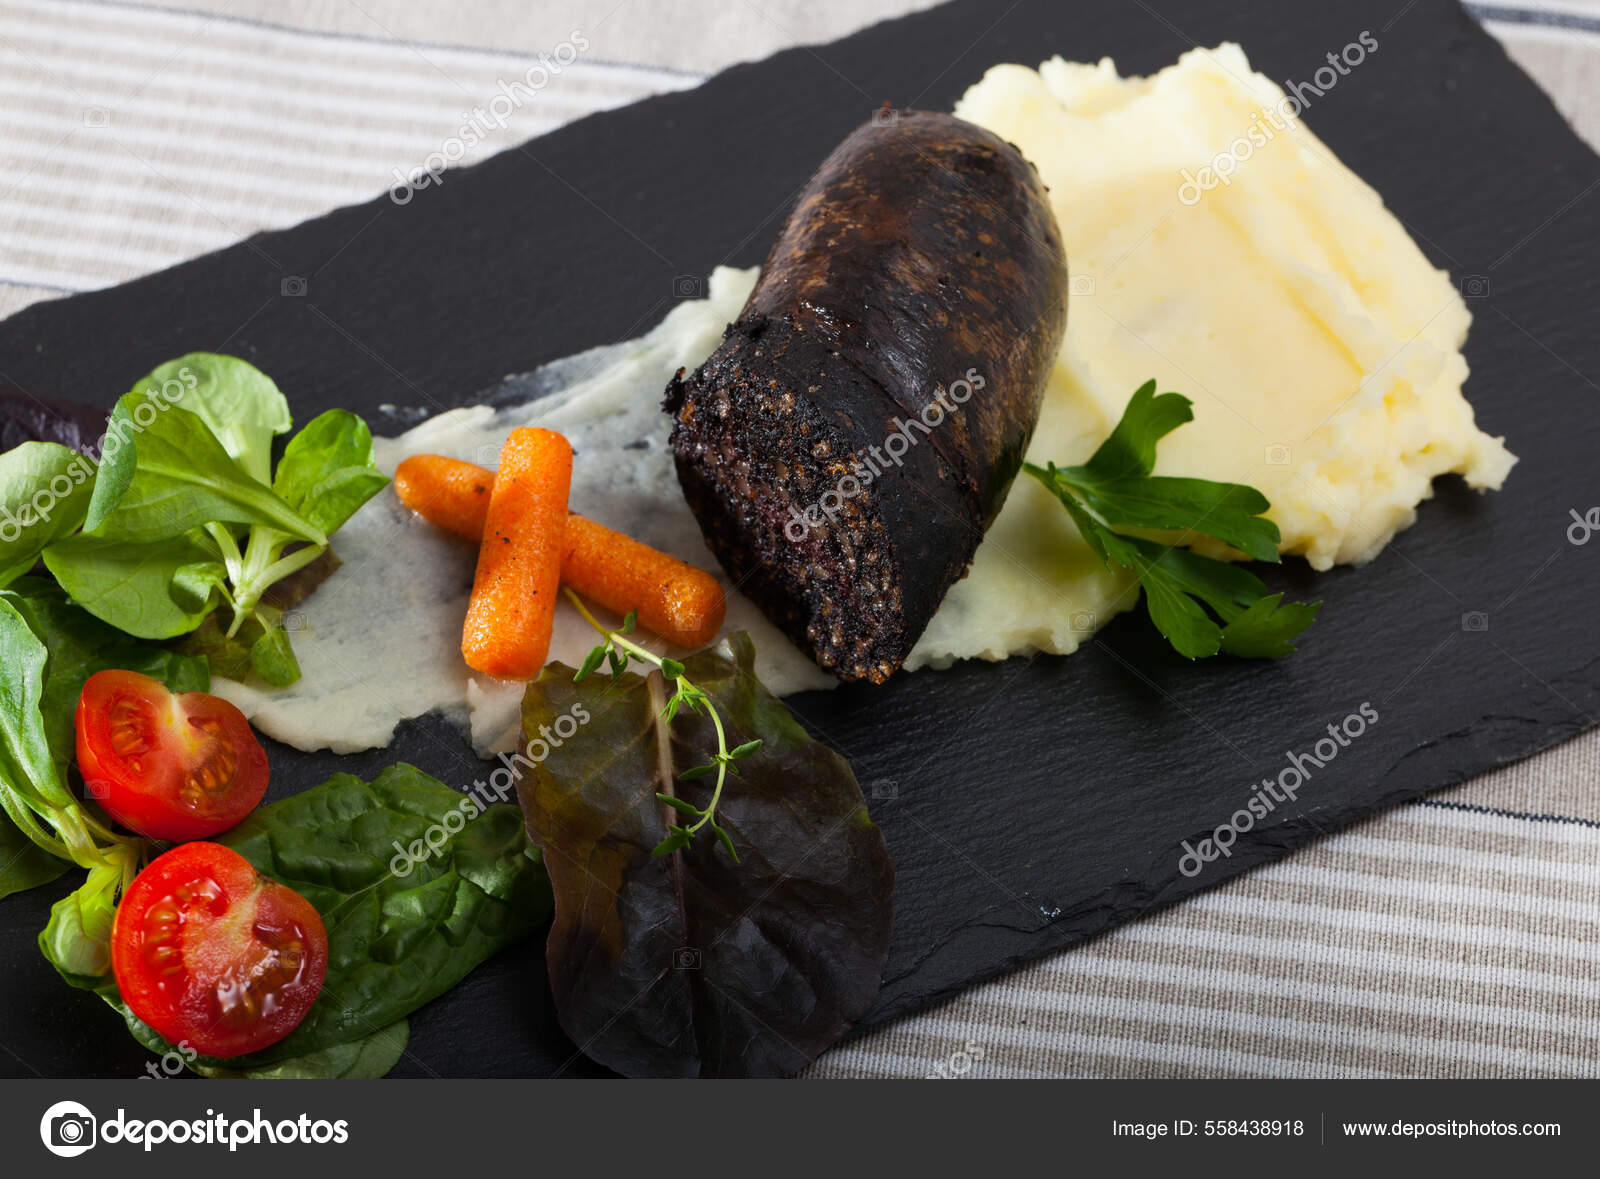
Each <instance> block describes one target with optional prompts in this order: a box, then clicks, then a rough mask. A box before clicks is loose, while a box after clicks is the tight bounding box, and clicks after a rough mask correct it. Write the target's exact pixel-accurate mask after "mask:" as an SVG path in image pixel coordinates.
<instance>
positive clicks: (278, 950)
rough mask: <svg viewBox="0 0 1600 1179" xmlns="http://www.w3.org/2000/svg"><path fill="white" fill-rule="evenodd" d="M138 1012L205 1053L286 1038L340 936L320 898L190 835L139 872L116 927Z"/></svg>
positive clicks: (121, 967)
mask: <svg viewBox="0 0 1600 1179" xmlns="http://www.w3.org/2000/svg"><path fill="white" fill-rule="evenodd" d="M111 971H112V973H113V974H114V975H115V976H116V979H117V989H118V990H119V991H121V992H122V998H123V1001H124V1002H126V1003H127V1005H128V1006H129V1007H130V1008H131V1009H132V1010H133V1013H134V1014H135V1015H137V1016H138V1017H139V1018H140V1019H142V1020H144V1021H145V1023H147V1024H149V1025H150V1026H151V1027H153V1028H155V1030H156V1031H158V1032H160V1033H161V1034H162V1035H163V1036H165V1037H166V1038H167V1039H168V1040H170V1041H172V1043H174V1044H179V1045H182V1044H188V1045H189V1047H191V1048H193V1049H194V1050H195V1051H196V1052H198V1053H200V1054H202V1055H204V1056H241V1055H243V1054H244V1053H246V1052H256V1051H259V1050H260V1049H262V1048H265V1047H266V1046H267V1045H268V1044H275V1043H277V1042H278V1041H279V1040H281V1039H283V1038H284V1037H285V1036H287V1035H288V1034H289V1033H290V1032H292V1031H293V1030H294V1029H295V1027H296V1026H298V1025H299V1023H300V1021H301V1020H302V1019H304V1018H305V1016H306V1012H307V1011H309V1010H310V1009H311V1004H312V1002H313V1001H314V1000H315V999H316V997H317V993H318V992H319V991H321V990H322V981H323V979H324V978H325V977H326V976H327V973H328V935H327V932H326V931H325V930H324V929H323V926H322V918H321V917H320V916H319V915H318V913H317V911H316V909H314V908H312V906H311V902H310V901H308V900H306V898H305V897H303V896H301V895H300V894H299V893H297V892H295V890H294V889H292V888H290V887H288V886H287V885H284V884H279V883H278V882H277V881H275V880H269V879H267V878H266V877H264V876H260V875H258V874H257V873H256V870H255V868H253V867H252V866H251V864H250V861H249V860H247V859H245V858H244V857H243V856H241V855H240V854H239V853H238V852H236V851H233V850H232V849H231V848H226V847H223V846H222V845H221V844H218V843H186V844H184V845H183V846H182V847H176V848H173V849H172V850H171V851H169V852H167V853H166V854H165V855H162V856H158V857H157V858H156V859H154V860H152V861H151V862H150V866H149V867H147V868H146V869H145V870H144V871H143V872H141V873H139V875H138V876H137V877H136V878H135V879H134V882H133V883H132V884H131V885H130V886H129V887H128V891H127V892H126V893H124V894H123V897H122V903H121V904H120V905H118V906H117V916H116V920H115V921H114V922H113V924H112V927H111Z"/></svg>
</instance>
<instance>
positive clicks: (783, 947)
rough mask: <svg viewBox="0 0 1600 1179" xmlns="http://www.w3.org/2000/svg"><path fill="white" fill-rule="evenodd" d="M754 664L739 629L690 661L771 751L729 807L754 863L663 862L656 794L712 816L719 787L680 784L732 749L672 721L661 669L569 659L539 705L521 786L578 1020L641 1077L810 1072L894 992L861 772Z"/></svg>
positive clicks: (717, 853)
mask: <svg viewBox="0 0 1600 1179" xmlns="http://www.w3.org/2000/svg"><path fill="white" fill-rule="evenodd" d="M754 658H755V652H754V648H753V647H752V645H751V643H750V639H749V637H748V636H746V635H744V634H742V633H740V634H736V635H733V636H730V637H729V638H728V639H727V640H726V641H725V642H724V643H723V644H722V645H720V646H719V647H716V648H713V649H711V650H708V651H704V652H701V653H700V654H698V655H695V656H693V657H691V658H689V659H686V660H684V662H683V669H684V672H683V674H685V675H687V676H689V677H690V678H691V679H692V680H693V682H694V684H695V685H696V686H697V687H699V688H700V689H702V690H703V691H704V692H705V693H706V694H707V696H708V697H709V698H710V700H711V701H712V702H713V703H714V704H715V706H716V710H717V713H718V715H719V716H720V717H721V719H722V723H723V725H724V726H725V728H726V729H727V742H728V744H729V745H730V746H737V745H743V744H745V743H746V742H749V741H753V740H757V739H759V740H760V741H761V745H760V747H759V748H758V749H757V750H755V751H754V752H753V753H752V754H750V755H749V756H748V757H744V758H741V759H740V760H739V762H738V769H739V773H738V775H737V776H736V777H734V778H732V779H731V780H730V783H729V785H728V787H727V788H726V791H725V793H724V795H723V797H722V799H721V802H720V805H719V806H718V809H717V816H718V823H719V824H720V825H721V826H722V827H724V828H725V829H726V830H727V831H728V832H729V833H730V834H731V837H732V841H733V843H734V844H735V845H736V846H737V847H738V849H739V861H738V862H737V863H736V862H734V860H733V859H732V857H730V856H728V855H727V854H725V852H724V851H723V849H722V847H721V846H720V845H719V844H718V843H716V842H715V841H712V840H697V841H694V842H693V843H691V844H689V845H688V846H687V847H679V848H678V850H676V851H673V852H672V853H671V854H668V855H664V856H659V857H656V856H652V854H651V852H652V849H654V848H656V847H657V846H658V845H659V844H661V843H662V841H663V840H664V839H666V838H667V835H668V831H669V826H670V824H671V823H672V822H674V821H675V820H674V819H673V818H672V817H671V816H672V815H673V814H675V811H673V810H671V809H669V807H668V805H667V804H664V803H662V802H660V801H658V798H657V793H658V792H663V793H666V794H668V795H671V796H673V797H675V798H677V799H680V800H686V801H688V802H690V803H692V804H694V805H695V806H698V807H702V808H703V807H705V806H706V805H707V795H708V793H709V790H710V783H709V780H708V779H707V778H705V777H695V778H685V777H683V776H682V774H683V771H684V770H686V769H689V768H690V767H693V766H697V765H700V764H703V763H705V762H708V761H709V760H710V758H711V756H712V754H714V753H715V752H716V750H717V741H716V734H715V731H714V729H713V727H712V723H711V721H710V719H709V718H708V717H707V716H706V715H704V714H702V713H700V712H698V711H680V712H679V713H678V715H677V717H676V719H675V720H673V721H672V722H671V725H670V727H669V726H668V723H667V721H666V720H665V718H664V717H663V716H662V715H661V714H662V710H663V706H664V704H665V701H666V695H667V693H666V690H665V688H664V687H663V683H662V680H661V678H660V675H659V673H656V672H652V673H651V674H650V675H649V676H648V677H640V676H639V675H637V674H634V673H633V672H625V673H623V674H622V675H621V676H618V677H615V678H613V679H611V680H609V681H603V680H602V678H601V677H598V676H595V677H590V678H588V679H585V680H584V681H583V682H581V683H574V682H573V669H572V668H570V667H564V666H562V665H561V664H553V665H551V666H549V667H547V668H546V669H545V671H544V674H543V675H541V676H540V677H539V679H538V680H537V681H535V682H534V683H533V684H531V685H530V686H529V688H528V691H527V694H526V696H525V697H524V699H523V731H524V732H525V733H526V734H527V735H528V738H529V742H530V745H531V746H533V747H532V749H531V750H530V751H529V753H528V760H529V761H530V762H533V763H536V764H534V765H532V768H531V769H530V770H529V772H527V773H526V774H525V775H524V776H523V778H522V781H521V782H520V784H519V791H520V794H521V799H522V805H523V809H524V811H525V813H526V814H527V817H528V828H529V831H530V832H531V833H532V835H533V837H534V839H535V840H536V841H537V842H538V843H539V845H540V846H541V847H542V848H543V850H544V853H545V865H546V868H547V869H548V871H549V873H550V881H551V885H552V887H553V889H554V892H555V907H556V917H555V922H554V924H553V925H552V927H551V930H550V936H549V941H548V945H547V951H546V958H547V961H548V964H549V971H550V986H551V990H552V992H553V993H554V995H555V1000H556V1007H557V1011H558V1014H559V1017H560V1021H561V1026H562V1027H563V1028H564V1029H565V1030H566V1032H567V1034H568V1035H569V1036H571V1037H572V1039H573V1041H574V1042H575V1043H578V1044H581V1045H583V1047H584V1051H585V1052H586V1053H587V1054H588V1055H590V1056H592V1057H594V1058H595V1059H596V1060H598V1061H599V1062H600V1063H602V1064H604V1065H606V1066H608V1067H610V1068H613V1069H616V1070H617V1071H619V1072H622V1073H625V1074H628V1075H630V1076H635V1075H640V1076H694V1075H697V1074H698V1075H709V1076H728V1075H770V1074H782V1073H790V1072H794V1071H796V1070H798V1069H800V1068H802V1067H803V1066H804V1065H805V1064H806V1063H807V1062H809V1061H810V1060H812V1059H813V1058H814V1057H815V1056H816V1055H817V1054H818V1053H819V1052H820V1051H822V1049H824V1048H826V1047H827V1046H828V1045H830V1044H832V1043H833V1042H834V1041H835V1040H837V1039H838V1038H839V1036H840V1035H842V1034H843V1033H844V1031H845V1030H846V1029H847V1028H848V1027H849V1026H850V1024H851V1023H853V1022H854V1021H855V1020H857V1019H859V1018H860V1017H861V1016H862V1015H863V1014H864V1013H865V1012H866V1010H867V1008H868V1007H869V1006H870V1005H871V1003H872V1000H873V998H874V997H875V996H876V995H877V993H878V988H879V985H880V982H881V979H882V973H883V964H884V961H885V959H886V957H887V955H888V950H889V930H890V924H891V916H892V909H891V901H890V896H891V893H892V890H893V886H894V868H893V865H892V864H891V862H890V859H889V852H888V849H887V848H886V847H885V845H884V841H883V836H882V835H881V833H880V832H879V830H878V828H877V827H876V826H875V825H874V824H873V822H872V820H871V819H870V818H869V817H868V815H867V808H866V804H865V802H864V801H863V799H862V796H861V791H860V788H859V787H858V786H857V785H856V779H855V775H854V774H853V773H852V772H851V770H850V767H849V765H848V763H846V762H845V760H844V759H843V758H842V757H840V756H839V755H838V754H837V753H835V752H834V751H833V750H831V749H829V748H828V747H827V746H825V745H823V744H821V743H820V742H817V741H814V740H812V738H811V737H810V736H809V735H808V734H807V733H806V731H805V729H803V728H802V727H801V726H800V724H799V722H798V721H796V720H795V718H794V717H793V716H792V715H791V714H790V712H789V710H788V709H786V708H785V707H784V706H783V704H782V703H781V702H779V701H778V700H777V699H776V698H775V697H773V696H772V695H771V694H770V693H769V692H768V691H767V690H766V689H765V688H764V687H762V686H761V684H760V682H759V681H758V680H757V679H756V678H755V675H754V672H753V670H752V669H753V666H754ZM574 720H576V721H579V722H581V723H582V726H583V727H582V728H581V730H580V731H579V732H577V733H575V734H573V735H572V736H570V737H569V736H567V735H566V731H567V730H568V729H570V728H571V726H572V723H573V721H574ZM552 731H553V732H555V733H558V734H560V735H561V736H562V738H563V739H562V740H560V741H559V742H555V741H550V740H549V739H548V738H549V736H550V734H551V733H552ZM534 742H538V744H537V745H534V744H533V743H534ZM535 754H539V755H544V756H542V759H541V757H540V756H535Z"/></svg>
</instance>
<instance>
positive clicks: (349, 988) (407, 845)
mask: <svg viewBox="0 0 1600 1179" xmlns="http://www.w3.org/2000/svg"><path fill="white" fill-rule="evenodd" d="M216 842H218V843H221V844H224V845H225V846H227V847H231V848H233V849H234V850H235V851H237V852H238V853H239V854H240V855H242V856H244V857H245V858H246V859H247V860H249V861H250V862H251V863H252V864H254V865H255V867H256V870H257V871H259V872H261V873H262V874H263V875H266V876H270V877H272V878H273V879H274V880H277V881H280V882H282V883H284V884H287V885H288V886H289V887H291V888H293V889H295V890H296V891H298V892H299V893H301V894H302V895H303V896H304V897H305V898H306V899H307V900H308V901H310V902H311V903H312V904H313V905H315V906H316V908H317V911H318V912H319V913H321V914H322V920H323V923H324V925H325V926H326V927H327V931H328V975H327V979H326V981H325V982H324V983H323V987H322V993H321V995H319V996H318V998H317V1001H316V1003H315V1004H313V1005H312V1008H311V1011H310V1014H308V1015H307V1016H306V1018H305V1020H304V1022H302V1023H301V1025H300V1026H299V1027H298V1028H296V1029H295V1030H294V1031H293V1032H291V1033H290V1034H289V1035H288V1036H287V1037H286V1038H284V1039H283V1040H281V1041H279V1042H278V1043H277V1044H274V1045H272V1046H271V1047H269V1048H265V1049H263V1050H262V1051H260V1052H257V1053H253V1054H251V1055H250V1056H242V1057H237V1058H235V1059H232V1060H214V1059H210V1058H207V1057H200V1058H198V1059H197V1060H196V1062H195V1065H196V1068H197V1071H199V1070H204V1069H207V1068H216V1069H223V1070H227V1071H230V1072H240V1071H244V1072H249V1073H251V1074H252V1075H253V1074H255V1073H257V1072H258V1071H260V1070H270V1069H272V1068H273V1067H274V1066H279V1067H282V1068H284V1069H291V1068H299V1067H306V1065H305V1062H307V1061H311V1060H321V1061H323V1062H324V1063H325V1064H327V1067H330V1068H332V1067H334V1065H335V1064H340V1063H341V1062H342V1063H343V1064H350V1059H352V1058H354V1057H355V1056H356V1055H357V1054H353V1053H349V1052H345V1053H335V1052H332V1051H331V1050H332V1049H335V1048H339V1047H341V1046H345V1045H352V1044H355V1043H357V1042H359V1041H364V1040H366V1039H368V1038H369V1037H371V1036H372V1035H373V1033H375V1032H379V1031H381V1030H383V1029H387V1028H390V1027H391V1026H392V1025H394V1024H396V1023H398V1022H399V1021H401V1020H403V1019H404V1018H405V1017H406V1016H408V1015H410V1014H411V1012H413V1011H415V1010H416V1009H417V1008H418V1007H420V1006H422V1005H423V1004H424V1003H426V1002H428V1001H429V1000H430V999H433V998H436V997H437V996H439V995H441V994H443V993H444V992H445V991H447V990H449V989H450V988H451V987H453V986H454V985H455V984H456V983H458V982H460V981H461V979H462V978H464V977H466V975H467V974H468V973H469V972H470V971H471V970H472V969H473V967H475V966H477V965H478V963H480V962H482V961H483V960H484V959H485V958H487V957H489V955H491V954H493V953H494V952H495V951H497V950H499V949H501V948H503V947H505V946H508V945H510V944H512V943H513V942H516V941H519V940H521V939H522V938H524V937H526V936H528V935H529V934H530V933H532V932H533V931H534V930H535V929H537V928H539V926H541V925H543V924H544V923H545V921H547V920H548V919H549V916H550V886H549V882H548V881H547V880H546V878H545V874H544V871H543V869H542V868H541V866H540V856H539V852H538V850H537V849H536V848H534V847H533V846H532V845H531V844H530V843H529V842H528V836H527V832H526V831H524V830H523V825H522V815H521V813H520V812H519V811H518V810H517V808H516V807H515V806H512V805H509V804H504V803H495V804H492V805H489V806H486V807H485V806H480V804H479V803H478V802H477V801H476V800H474V799H472V798H469V797H468V796H465V795H462V794H458V793H457V792H456V791H454V790H452V789H450V788H449V787H448V786H446V785H445V784H444V783H442V782H440V781H439V780H438V779H436V778H432V777H429V776H428V775H427V774H424V773H423V772H422V771H421V770H419V769H417V768H416V767H414V766H409V765H404V764H401V765H396V766H392V767H390V768H389V769H387V770H385V771H384V772H383V773H382V774H380V775H379V776H378V777H377V778H376V779H374V780H373V781H372V782H371V783H370V784H369V783H366V782H362V781H361V780H360V779H359V778H355V777H352V776H351V775H349V774H337V775H335V776H334V777H332V778H330V779H329V780H328V781H326V782H324V783H323V784H322V785H320V786H315V787H313V788H312V789H310V790H307V791H304V792H303V793H301V794H297V795H294V796H293V797H291V798H286V799H283V800H281V801H279V802H274V803H269V804H268V805H266V806H264V807H261V808H260V809H259V810H257V811H256V812H255V813H254V814H253V815H251V816H250V817H249V818H247V819H246V820H245V821H244V822H243V823H241V824H239V825H238V826H237V827H235V828H233V830H231V831H229V832H227V833H225V834H223V835H220V836H218V837H217V840H216ZM52 924H55V922H54V919H52ZM62 931H69V932H70V924H69V923H68V922H65V921H64V922H63V924H62ZM47 932H48V931H47ZM58 932H59V931H58ZM58 942H60V938H59V937H57V938H56V939H50V938H41V940H40V944H41V948H42V949H44V951H45V955H46V957H48V958H50V960H51V961H52V962H53V963H54V964H55V966H56V968H57V970H59V971H61V972H62V975H63V977H64V978H66V979H67V981H68V982H70V983H72V984H73V985H75V986H86V987H87V988H88V989H92V990H94V991H95V993H97V994H99V995H100V996H101V997H102V998H103V999H105V1000H106V1002H108V1003H110V1004H111V1006H113V1007H115V1008H116V1009H117V1010H119V1011H121V1012H122V1013H123V1017H124V1019H126V1020H127V1021H128V1025H129V1028H130V1029H131V1030H133V1032H134V1034H135V1036H136V1038H138V1039H139V1041H140V1042H141V1043H143V1044H145V1045H146V1046H147V1047H149V1048H151V1049H152V1050H153V1051H159V1052H165V1051H168V1050H169V1048H170V1045H167V1044H166V1043H165V1041H163V1040H162V1039H161V1037H160V1036H158V1035H157V1034H156V1033H155V1032H153V1031H152V1030H151V1029H149V1028H147V1027H145V1026H144V1025H143V1024H141V1023H139V1021H138V1020H137V1019H136V1018H135V1017H133V1016H132V1014H131V1012H129V1011H128V1010H127V1008H126V1007H125V1005H124V1004H123V1003H122V1000H121V998H120V996H119V995H118V994H117V989H116V983H115V981H114V980H112V979H111V978H109V977H101V978H84V977H83V975H82V973H81V972H80V971H77V970H73V969H71V963H70V962H67V961H64V960H63V959H62V958H60V957H57V954H58V953H59V950H58ZM67 946H68V948H69V949H72V950H75V951H78V952H81V947H78V946H75V945H73V944H72V943H70V942H69V943H67ZM380 1047H381V1045H379V1046H373V1045H368V1046H367V1047H366V1049H365V1050H364V1055H361V1056H360V1059H361V1060H365V1061H366V1062H367V1065H366V1066H365V1067H371V1064H370V1062H371V1061H372V1060H373V1059H377V1058H378V1057H377V1056H376V1055H375V1053H377V1052H378V1050H379V1048H380ZM395 1055H398V1049H396V1050H395ZM330 1062H331V1063H330ZM350 1067H354V1065H353V1064H352V1065H350ZM286 1075H287V1074H286ZM296 1075H300V1074H296ZM318 1075H322V1074H318Z"/></svg>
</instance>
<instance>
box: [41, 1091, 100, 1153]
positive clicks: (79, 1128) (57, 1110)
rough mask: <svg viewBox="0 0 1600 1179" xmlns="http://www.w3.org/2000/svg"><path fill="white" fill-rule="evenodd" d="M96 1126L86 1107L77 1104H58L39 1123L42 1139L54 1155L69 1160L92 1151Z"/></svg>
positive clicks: (68, 1102)
mask: <svg viewBox="0 0 1600 1179" xmlns="http://www.w3.org/2000/svg"><path fill="white" fill-rule="evenodd" d="M96 1126H97V1123H96V1121H95V1117H94V1115H93V1114H92V1113H90V1112H89V1111H88V1109H87V1108H86V1107H84V1106H82V1105H79V1104H78V1103H77V1102H76V1101H58V1102H56V1103H55V1104H54V1105H52V1106H51V1107H50V1108H49V1109H47V1110H45V1111H44V1117H42V1118H40V1119H39V1139H40V1141H42V1142H43V1143H44V1145H45V1149H46V1150H48V1151H49V1152H50V1153H51V1154H53V1155H58V1156H60V1157H61V1158H68V1159H70V1158H73V1157H74V1156H76V1155H80V1154H82V1153H83V1152H84V1151H86V1150H91V1149H93V1147H94V1144H95V1141H96V1137H97V1135H96Z"/></svg>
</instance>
